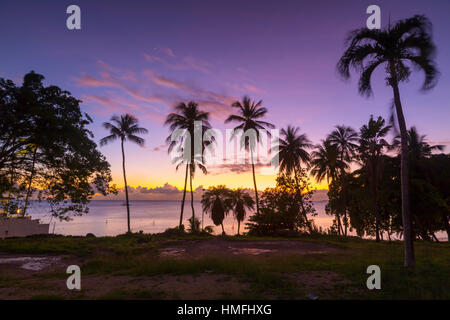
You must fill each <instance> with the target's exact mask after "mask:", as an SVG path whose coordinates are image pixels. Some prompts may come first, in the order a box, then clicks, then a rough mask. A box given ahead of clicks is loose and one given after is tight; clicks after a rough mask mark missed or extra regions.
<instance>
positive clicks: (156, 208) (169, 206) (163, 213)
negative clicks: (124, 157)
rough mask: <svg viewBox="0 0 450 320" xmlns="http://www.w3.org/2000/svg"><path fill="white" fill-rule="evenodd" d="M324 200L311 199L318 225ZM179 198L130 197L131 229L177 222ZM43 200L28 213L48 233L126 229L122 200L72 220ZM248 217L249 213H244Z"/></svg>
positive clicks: (325, 223) (230, 220) (97, 203)
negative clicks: (56, 214)
mask: <svg viewBox="0 0 450 320" xmlns="http://www.w3.org/2000/svg"><path fill="white" fill-rule="evenodd" d="M325 205H326V202H324V201H321V202H314V207H315V209H316V211H317V213H318V215H317V216H315V217H313V218H314V220H315V223H316V225H317V226H320V227H322V228H323V229H326V228H328V227H330V226H331V224H332V220H333V218H332V217H330V216H327V215H326V214H325ZM180 207H181V201H171V200H168V201H164V200H132V201H130V216H131V218H130V221H131V229H132V231H133V232H139V231H141V230H142V231H143V232H145V233H159V232H163V231H164V230H166V229H167V228H172V227H175V226H177V225H178V223H179V219H180ZM194 210H195V216H196V217H198V218H199V219H200V221H201V219H202V207H201V203H200V201H194ZM49 212H50V209H49V205H48V204H47V203H46V202H38V201H31V204H30V207H29V209H28V214H29V215H30V216H31V217H32V218H33V219H40V220H41V222H42V223H50V233H56V234H63V235H74V236H84V235H86V234H87V233H93V234H94V235H96V236H115V235H118V234H123V233H125V232H126V231H127V209H126V206H125V205H124V201H119V200H93V201H91V202H90V203H89V213H88V214H86V215H83V216H79V217H73V219H72V220H71V221H59V220H58V219H55V218H54V217H51V215H50V213H49ZM191 216H192V211H191V203H190V201H186V202H185V208H184V217H183V223H184V225H185V227H187V226H188V221H187V219H189V218H190V217H191ZM247 217H248V216H247ZM203 219H204V220H203V225H204V226H213V228H214V233H215V234H220V233H221V232H222V229H221V227H220V226H214V224H213V222H212V220H211V218H210V217H209V215H208V214H206V213H205V214H204V216H203ZM245 222H246V221H244V222H243V223H241V233H242V232H243V231H245V229H244V228H245ZM224 228H225V232H226V233H227V234H236V233H237V221H236V219H234V217H233V215H232V214H231V213H230V214H229V215H228V216H227V217H226V218H225V220H224Z"/></svg>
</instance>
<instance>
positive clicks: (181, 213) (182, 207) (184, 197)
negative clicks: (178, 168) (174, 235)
mask: <svg viewBox="0 0 450 320" xmlns="http://www.w3.org/2000/svg"><path fill="white" fill-rule="evenodd" d="M188 169H189V164H186V174H185V175H184V189H183V200H181V212H180V224H179V225H178V229H180V230H181V226H182V225H183V212H184V201H185V200H186V187H187V178H188Z"/></svg>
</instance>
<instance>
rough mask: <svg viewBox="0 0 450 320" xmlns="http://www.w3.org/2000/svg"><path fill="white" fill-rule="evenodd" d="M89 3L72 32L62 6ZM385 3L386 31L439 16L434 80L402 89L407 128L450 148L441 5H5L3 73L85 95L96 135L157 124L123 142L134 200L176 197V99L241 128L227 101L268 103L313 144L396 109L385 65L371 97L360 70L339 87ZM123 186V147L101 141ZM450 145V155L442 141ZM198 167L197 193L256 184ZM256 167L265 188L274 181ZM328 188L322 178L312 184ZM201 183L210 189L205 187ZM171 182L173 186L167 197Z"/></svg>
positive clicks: (235, 169)
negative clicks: (130, 123)
mask: <svg viewBox="0 0 450 320" xmlns="http://www.w3.org/2000/svg"><path fill="white" fill-rule="evenodd" d="M71 4H76V5H78V6H79V7H80V8H81V30H68V29H67V27H66V19H67V17H68V16H69V15H68V14H67V13H66V8H67V7H68V6H69V5H71ZM372 4H377V5H378V6H380V8H381V20H382V27H384V26H386V25H387V24H388V21H389V18H390V21H391V22H392V23H394V22H395V21H397V20H399V19H404V18H408V17H411V16H412V15H414V14H425V15H426V16H427V17H429V18H430V20H431V21H432V23H433V36H434V42H435V43H436V46H437V48H438V52H437V57H436V62H437V65H438V68H439V70H440V72H441V76H440V79H439V82H438V84H437V86H436V87H435V88H434V89H433V90H431V91H429V92H426V93H423V92H421V91H420V87H421V83H422V81H423V74H421V73H413V75H412V77H411V80H410V81H409V82H408V83H405V84H402V85H401V87H400V90H401V96H402V102H403V107H404V112H405V116H406V121H407V125H408V126H412V125H415V126H416V127H417V129H418V130H419V132H420V133H421V134H426V135H427V137H428V140H429V142H430V143H435V144H436V143H439V144H445V145H447V146H449V145H450V126H449V119H450V108H449V107H448V106H449V103H450V78H449V77H450V59H448V57H449V56H450V42H449V41H448V32H449V30H450V20H449V19H448V12H450V11H449V10H450V2H449V1H446V0H431V1H412V0H409V1H350V0H342V1H324V0H316V1H275V0H270V1H263V0H259V1H253V0H245V1H243V0H240V1H235V0H228V1H206V0H202V1H199V0H191V1H172V0H165V1H132V0H128V1H103V0H96V1H84V0H75V1H59V0H58V1H48V0H41V1H22V0H18V1H17V0H15V1H10V0H1V1H0V30H2V50H0V64H1V68H0V77H2V78H8V79H12V80H14V81H15V82H16V83H21V82H22V78H23V75H24V74H26V73H27V72H29V71H30V70H34V71H35V72H37V73H40V74H43V75H44V76H45V77H46V80H45V81H46V82H45V83H46V84H47V85H50V84H52V85H57V86H59V87H61V88H63V89H65V90H68V91H70V92H71V93H72V94H73V95H74V96H75V97H77V98H79V99H81V100H82V101H83V102H82V104H81V107H82V110H83V111H85V112H87V113H88V114H89V115H90V116H91V117H92V118H93V120H94V122H93V124H92V125H91V127H90V129H91V130H92V131H93V133H94V136H95V140H96V141H97V142H98V140H100V139H101V138H102V137H104V136H106V135H107V131H106V130H105V129H104V128H103V127H102V123H103V122H105V121H108V120H109V119H110V117H111V116H112V115H113V114H123V113H127V112H128V113H131V114H133V115H135V116H136V117H137V118H138V119H139V122H140V124H141V126H143V127H145V128H147V129H148V130H149V134H148V135H146V136H144V138H145V139H146V143H145V146H144V147H139V146H136V145H133V144H131V143H128V144H126V146H125V148H126V154H127V180H128V184H129V185H130V186H131V187H133V188H134V189H135V191H136V193H135V194H139V193H140V194H141V196H144V195H145V194H158V197H163V196H161V194H163V195H164V194H170V193H171V192H173V190H175V188H182V187H183V182H184V173H183V172H182V171H176V170H175V166H174V165H173V164H172V163H171V161H170V158H169V156H168V154H167V147H166V146H165V145H164V141H165V139H166V137H167V136H168V135H169V130H168V128H167V127H166V126H164V125H163V123H164V119H165V117H166V116H167V114H168V113H169V112H171V111H172V107H173V106H174V105H176V104H177V103H179V102H181V101H190V100H195V101H196V102H198V103H199V106H200V108H201V109H202V110H205V111H208V112H210V116H211V124H212V126H213V127H214V128H217V129H220V130H225V129H227V128H228V129H231V128H232V125H230V124H227V125H225V124H224V119H225V118H226V117H227V116H228V115H229V114H230V113H232V112H233V111H234V110H233V108H232V107H231V103H232V102H233V101H235V100H238V99H240V98H242V96H243V95H245V94H247V95H249V96H250V97H251V98H253V99H255V100H263V106H265V107H266V108H268V110H269V112H268V115H267V117H266V119H265V120H267V121H269V122H271V123H273V124H275V125H276V127H277V128H282V127H286V126H287V125H288V124H291V125H294V126H299V127H300V128H301V131H302V132H304V133H306V134H307V135H308V137H309V139H310V140H312V141H313V143H319V142H320V140H321V139H324V138H325V136H326V135H327V134H328V133H329V132H331V131H332V130H333V127H334V126H336V125H342V124H345V125H349V126H352V127H353V128H355V129H359V128H360V127H361V126H362V125H363V124H364V123H366V122H367V121H368V119H369V116H370V115H371V114H373V115H375V116H378V115H381V116H383V117H385V118H387V117H388V116H389V112H390V111H389V105H390V103H391V100H392V91H391V89H390V88H389V87H386V86H385V75H384V74H383V73H384V70H383V69H382V68H381V69H380V70H378V71H376V72H375V74H374V77H373V82H372V84H373V90H374V95H373V96H372V97H371V98H369V99H367V98H365V97H361V96H360V95H359V94H358V92H357V77H356V75H355V74H353V76H352V78H351V80H350V81H343V80H342V79H341V78H340V77H339V76H338V75H337V73H336V63H337V61H338V60H339V57H340V55H341V54H342V53H343V51H344V48H345V47H344V40H345V38H346V35H347V33H348V32H349V31H351V30H353V29H356V28H361V27H364V26H365V24H366V19H367V18H368V16H369V15H368V14H366V8H367V7H368V6H369V5H372ZM99 148H100V150H101V152H102V153H103V154H104V155H105V156H106V157H107V160H108V161H109V162H110V164H111V169H112V175H113V180H114V182H115V183H116V184H117V185H118V186H123V180H122V179H123V178H122V170H121V169H122V168H121V161H122V159H121V152H120V144H119V143H113V144H110V145H107V146H105V147H99ZM446 152H449V149H448V148H447V149H446ZM209 171H210V173H209V174H208V175H206V176H205V175H203V174H201V173H200V172H199V173H198V174H196V176H195V180H194V188H199V186H201V187H208V186H211V185H217V184H226V185H228V186H230V187H252V178H251V171H250V166H217V165H216V166H211V167H209ZM274 178H275V176H274V175H273V174H260V172H259V171H258V177H257V182H258V186H259V188H260V189H264V188H265V187H268V186H273V185H274V184H275V180H274ZM315 186H316V187H318V188H322V187H324V186H325V185H324V184H323V183H322V184H315ZM201 187H200V188H201ZM171 190H172V191H171Z"/></svg>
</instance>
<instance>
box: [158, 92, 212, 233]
mask: <svg viewBox="0 0 450 320" xmlns="http://www.w3.org/2000/svg"><path fill="white" fill-rule="evenodd" d="M208 120H209V113H208V112H204V111H201V110H200V109H199V108H198V104H197V103H195V102H194V101H190V102H188V103H187V104H186V103H184V102H181V103H180V104H178V105H177V106H176V107H175V112H172V113H170V114H169V115H168V116H167V118H166V121H165V123H164V124H165V125H169V128H170V131H171V132H172V133H173V132H175V130H184V134H181V135H179V136H178V137H177V139H175V140H172V134H171V135H170V136H169V137H167V139H166V142H167V144H168V145H169V148H168V152H169V153H170V152H171V151H172V150H173V148H174V147H175V146H178V147H179V150H180V151H182V152H183V154H184V151H186V150H189V151H190V152H188V154H189V159H186V158H185V157H184V156H180V157H179V158H177V159H175V161H176V162H178V164H177V166H176V169H177V170H178V168H179V166H180V165H184V164H186V174H185V177H184V189H183V200H182V201H181V212H180V223H179V226H178V227H179V229H180V230H181V228H182V224H183V212H184V202H185V200H186V187H187V178H188V172H189V182H190V188H191V209H192V219H193V220H192V221H195V211H194V190H193V188H192V179H193V176H194V174H195V168H196V166H197V167H199V168H200V169H201V170H202V171H203V173H204V174H206V173H207V171H206V167H205V166H204V158H203V148H204V146H205V144H206V142H203V143H202V151H201V154H196V150H194V132H195V130H196V127H195V126H196V123H198V122H200V123H201V130H202V131H201V132H205V131H206V130H207V129H209V128H211V125H210V123H209V121H208ZM202 141H203V138H202Z"/></svg>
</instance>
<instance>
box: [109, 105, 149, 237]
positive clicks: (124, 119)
mask: <svg viewBox="0 0 450 320" xmlns="http://www.w3.org/2000/svg"><path fill="white" fill-rule="evenodd" d="M103 127H104V128H105V129H106V130H109V133H110V134H109V136H106V137H104V138H102V139H101V140H100V145H101V146H104V145H106V144H108V143H110V142H113V141H115V140H116V139H120V145H121V148H122V169H123V181H124V184H125V199H126V204H127V222H128V233H131V227H130V203H129V201H128V184H127V175H126V171H125V150H124V147H123V143H124V142H125V141H127V140H128V141H131V142H134V143H136V144H137V145H139V146H143V145H144V142H145V140H144V139H142V138H141V137H139V136H137V135H138V134H146V133H148V130H147V129H145V128H141V127H139V124H138V119H137V118H136V117H134V116H132V115H131V114H128V113H127V114H123V115H121V116H120V118H119V116H116V115H115V116H113V117H111V122H104V123H103Z"/></svg>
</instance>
